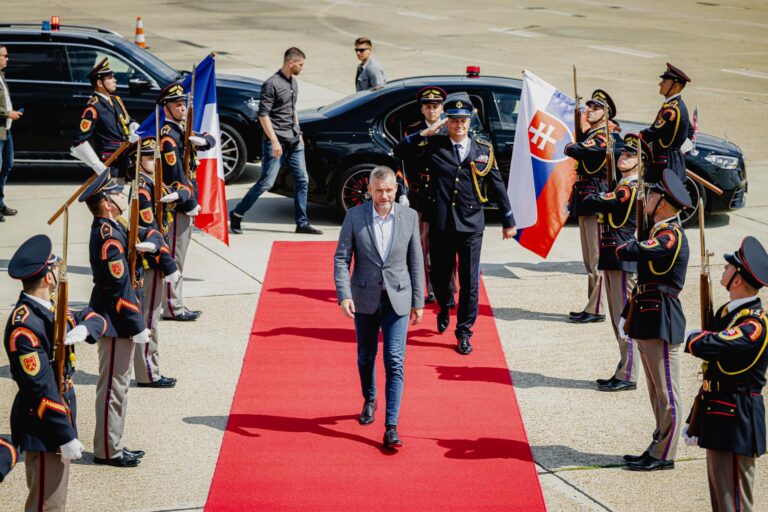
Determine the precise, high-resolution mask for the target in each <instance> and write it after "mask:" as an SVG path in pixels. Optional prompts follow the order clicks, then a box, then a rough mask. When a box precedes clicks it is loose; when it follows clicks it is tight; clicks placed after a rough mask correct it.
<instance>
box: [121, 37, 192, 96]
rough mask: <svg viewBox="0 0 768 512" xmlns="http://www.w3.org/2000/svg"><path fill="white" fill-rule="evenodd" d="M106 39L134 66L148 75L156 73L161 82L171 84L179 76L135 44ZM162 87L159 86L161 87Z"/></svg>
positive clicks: (122, 40)
mask: <svg viewBox="0 0 768 512" xmlns="http://www.w3.org/2000/svg"><path fill="white" fill-rule="evenodd" d="M106 38H107V39H108V40H109V41H110V42H111V43H113V44H114V45H115V46H117V47H118V48H119V49H120V51H121V53H124V54H125V55H127V56H128V58H129V59H130V60H131V61H132V62H135V63H136V65H138V66H139V67H141V68H142V69H144V70H146V71H147V72H148V73H156V74H157V75H158V78H160V79H161V81H162V82H173V81H174V80H176V79H177V78H178V77H179V76H180V75H179V72H178V71H176V70H175V69H173V68H172V67H171V66H169V65H168V64H166V63H165V62H163V61H161V60H160V59H158V58H157V57H155V56H154V55H153V54H152V53H150V52H149V51H147V50H145V49H143V48H139V47H138V46H136V45H135V44H133V43H131V42H129V41H126V40H125V39H121V38H119V37H117V36H106ZM163 85H164V84H161V87H162V86H163Z"/></svg>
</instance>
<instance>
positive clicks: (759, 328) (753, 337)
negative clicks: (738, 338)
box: [739, 318, 763, 341]
mask: <svg viewBox="0 0 768 512" xmlns="http://www.w3.org/2000/svg"><path fill="white" fill-rule="evenodd" d="M739 328H740V329H741V330H742V332H744V331H746V332H747V337H748V338H749V341H757V340H759V339H760V337H761V336H762V335H763V325H762V324H761V323H760V322H759V321H757V320H755V319H752V318H750V319H749V320H747V321H746V322H744V323H743V324H741V325H740V326H739Z"/></svg>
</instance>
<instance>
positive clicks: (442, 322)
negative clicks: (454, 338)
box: [437, 311, 451, 333]
mask: <svg viewBox="0 0 768 512" xmlns="http://www.w3.org/2000/svg"><path fill="white" fill-rule="evenodd" d="M450 323H451V317H450V316H449V314H448V311H446V312H442V311H440V312H439V313H438V314H437V332H440V333H442V332H445V331H446V329H448V325H450Z"/></svg>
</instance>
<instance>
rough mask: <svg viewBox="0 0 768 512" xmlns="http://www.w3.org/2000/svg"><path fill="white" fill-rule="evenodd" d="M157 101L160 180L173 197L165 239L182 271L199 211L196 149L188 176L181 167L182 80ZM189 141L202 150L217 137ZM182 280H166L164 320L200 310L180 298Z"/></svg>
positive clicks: (184, 111)
mask: <svg viewBox="0 0 768 512" xmlns="http://www.w3.org/2000/svg"><path fill="white" fill-rule="evenodd" d="M157 103H158V104H159V105H160V106H161V107H163V112H164V113H165V123H164V124H163V127H162V128H161V129H160V152H161V153H162V156H163V183H165V185H168V186H169V187H170V188H171V190H172V192H171V194H169V196H171V197H170V198H169V200H171V201H173V203H174V206H173V208H172V209H173V223H172V224H171V232H170V233H169V240H168V243H169V245H170V246H171V255H172V256H173V259H174V260H175V261H176V265H177V266H178V267H179V271H181V273H182V274H183V273H184V260H185V259H186V257H187V250H188V249H189V243H190V242H191V240H192V223H193V218H194V217H196V216H197V214H198V213H200V205H199V204H198V203H197V197H196V188H197V186H196V184H195V181H194V180H195V173H194V168H195V165H196V157H195V150H193V153H192V155H190V159H189V165H190V176H189V177H187V174H186V172H185V169H184V152H185V149H184V148H185V144H184V126H183V123H184V120H185V119H186V114H187V95H186V94H185V93H184V88H183V87H182V86H181V84H178V83H172V84H170V85H168V86H167V87H166V88H165V89H163V90H162V91H160V95H159V96H158V98H157ZM190 142H191V143H192V145H193V146H196V147H197V148H199V149H200V150H201V151H206V150H208V149H210V148H211V147H212V146H213V145H214V144H215V143H216V140H215V139H214V138H213V137H212V136H211V135H208V134H202V135H192V136H191V137H190ZM183 284H184V280H183V278H182V279H178V280H177V281H176V282H174V283H167V285H166V290H165V313H164V316H163V318H165V319H166V320H181V321H191V320H197V319H198V318H199V317H200V315H201V314H202V312H201V311H190V310H189V309H187V307H186V306H185V305H184V302H183V298H182V285H183Z"/></svg>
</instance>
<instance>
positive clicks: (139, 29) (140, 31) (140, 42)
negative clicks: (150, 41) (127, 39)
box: [134, 16, 147, 48]
mask: <svg viewBox="0 0 768 512" xmlns="http://www.w3.org/2000/svg"><path fill="white" fill-rule="evenodd" d="M134 43H136V46H140V47H141V48H146V47H147V41H146V40H145V39H144V22H143V21H141V16H136V40H135V41H134Z"/></svg>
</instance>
